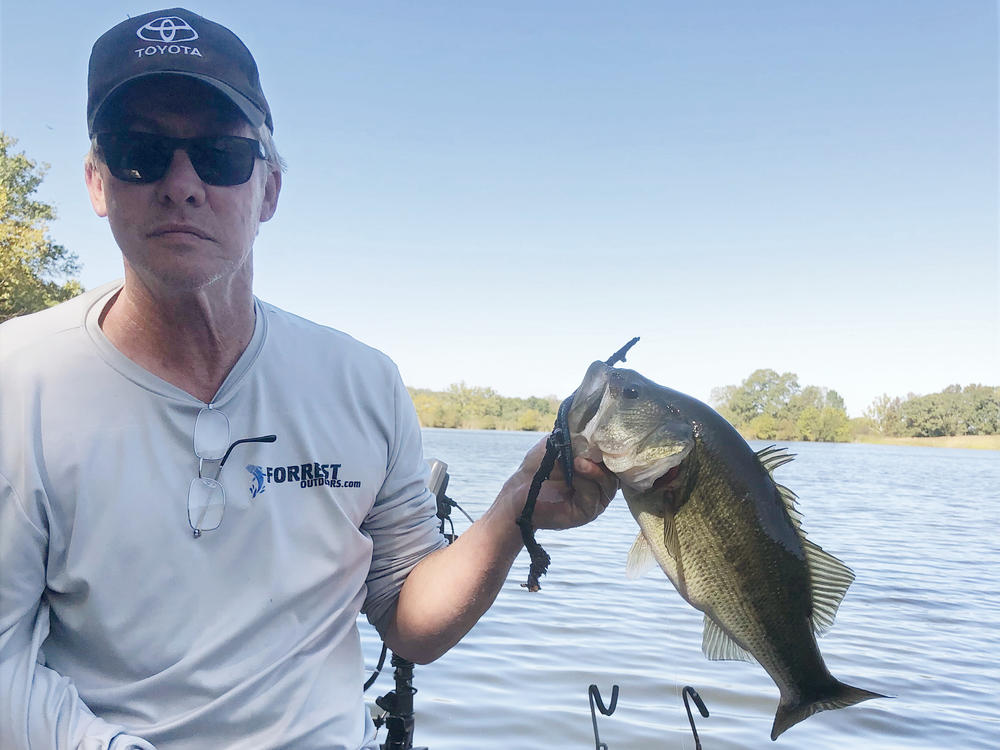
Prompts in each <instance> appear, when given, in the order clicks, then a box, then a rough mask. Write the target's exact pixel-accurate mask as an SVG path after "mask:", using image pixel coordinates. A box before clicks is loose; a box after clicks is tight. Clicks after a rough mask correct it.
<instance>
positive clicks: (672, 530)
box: [663, 513, 681, 562]
mask: <svg viewBox="0 0 1000 750" xmlns="http://www.w3.org/2000/svg"><path fill="white" fill-rule="evenodd" d="M663 546H664V547H666V548H667V553H668V554H669V555H670V556H671V557H672V558H674V559H675V560H677V561H678V562H679V561H680V559H681V540H680V538H679V537H678V536H677V524H676V523H674V516H673V515H672V514H669V513H668V514H665V515H664V516H663Z"/></svg>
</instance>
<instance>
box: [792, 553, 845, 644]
mask: <svg viewBox="0 0 1000 750" xmlns="http://www.w3.org/2000/svg"><path fill="white" fill-rule="evenodd" d="M802 546H803V547H804V548H805V551H806V561H807V562H808V564H809V578H810V580H811V583H812V610H813V611H812V626H813V631H814V632H815V633H816V635H823V634H824V633H825V632H826V631H828V630H829V629H830V628H831V626H832V625H833V621H834V619H835V618H836V616H837V609H838V608H839V607H840V603H841V602H842V601H843V600H844V594H846V593H847V589H848V587H850V585H851V583H852V582H853V581H854V572H853V571H852V570H851V569H850V568H848V567H847V566H846V565H844V563H842V562H841V561H840V560H838V559H837V558H836V557H834V556H833V555H831V554H830V553H829V552H826V551H824V550H823V548H822V547H820V546H819V545H818V544H813V543H812V542H810V541H809V540H808V539H805V538H803V540H802Z"/></svg>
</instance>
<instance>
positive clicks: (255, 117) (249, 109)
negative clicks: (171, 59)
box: [87, 70, 267, 136]
mask: <svg viewBox="0 0 1000 750" xmlns="http://www.w3.org/2000/svg"><path fill="white" fill-rule="evenodd" d="M160 76H178V77H181V78H193V79H194V80H196V81H201V82H202V83H205V84H208V85H209V86H211V87H212V88H213V89H215V90H216V91H218V92H219V93H220V94H223V95H224V96H225V97H226V99H228V100H229V101H230V102H232V103H233V104H234V105H236V108H237V109H238V110H239V111H240V112H241V113H242V114H243V116H244V117H245V118H246V119H247V122H249V123H250V125H251V127H253V128H259V127H260V126H261V125H264V124H265V122H266V121H267V117H266V115H265V113H264V112H262V111H261V110H260V109H259V108H258V107H257V105H256V104H254V103H253V102H252V101H250V100H249V99H247V97H245V96H243V94H241V93H240V92H239V91H237V90H236V89H234V88H233V87H232V86H230V85H229V84H227V83H223V82H222V81H219V80H216V79H215V78H211V77H209V76H205V75H200V74H198V73H189V72H187V71H182V70H156V71H150V72H148V73H141V74H139V75H137V76H132V77H131V78H129V79H126V80H124V81H122V82H121V83H119V84H118V85H117V86H115V87H114V88H113V89H111V91H109V92H108V93H107V96H105V97H104V99H103V100H102V101H101V103H100V104H98V105H97V107H96V108H95V109H94V116H93V118H91V120H90V122H88V123H87V129H88V130H89V131H90V135H91V136H93V135H94V132H95V130H94V125H95V123H96V122H97V121H98V119H100V116H101V111H102V110H103V109H104V107H105V105H106V104H107V103H108V102H110V101H111V100H112V99H113V98H114V97H115V95H116V94H118V93H119V92H121V91H122V90H123V89H124V88H126V87H127V86H129V85H131V84H133V83H135V82H136V81H140V80H142V79H145V78H155V77H160Z"/></svg>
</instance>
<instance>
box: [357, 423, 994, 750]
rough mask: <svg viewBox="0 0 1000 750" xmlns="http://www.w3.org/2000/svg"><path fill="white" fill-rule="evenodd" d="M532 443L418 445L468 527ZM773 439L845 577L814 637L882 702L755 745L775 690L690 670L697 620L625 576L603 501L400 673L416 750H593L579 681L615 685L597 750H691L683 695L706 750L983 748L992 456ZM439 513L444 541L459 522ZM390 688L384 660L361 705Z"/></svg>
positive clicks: (662, 583) (646, 583) (501, 438)
mask: <svg viewBox="0 0 1000 750" xmlns="http://www.w3.org/2000/svg"><path fill="white" fill-rule="evenodd" d="M539 437H540V436H539V435H537V434H531V433H509V432H469V431H458V430H433V429H428V430H425V431H424V448H425V453H426V455H427V456H428V457H435V458H439V459H441V460H443V461H445V462H447V463H448V465H449V473H450V474H451V480H450V484H449V487H448V495H449V496H450V497H452V498H453V499H455V500H456V501H457V502H458V503H459V504H460V505H462V507H464V508H465V510H466V511H467V512H468V513H469V514H470V515H471V516H472V517H473V518H476V517H478V516H479V515H480V514H481V513H482V512H483V511H484V510H485V509H486V507H488V505H489V503H490V502H491V501H492V500H493V497H494V496H495V493H496V492H497V490H498V489H499V487H500V485H501V484H502V482H503V481H504V479H506V477H507V476H508V475H509V474H510V473H511V472H512V471H513V470H514V469H515V468H516V467H517V465H518V464H519V463H520V460H521V458H522V456H523V454H524V453H525V451H526V450H527V449H528V448H529V447H530V446H531V445H532V444H533V443H534V442H535V441H536V440H538V439H539ZM763 445H764V444H763V443H761V444H759V445H755V447H762V446H763ZM789 447H790V448H791V449H792V452H794V453H797V454H798V458H797V459H796V460H795V461H793V462H792V463H790V464H787V465H786V466H784V467H782V468H780V469H778V471H777V478H778V479H779V481H781V482H782V483H783V484H786V485H787V486H788V487H790V488H791V489H792V490H794V491H795V492H796V493H797V494H798V496H799V498H800V501H799V507H800V509H801V510H802V512H803V514H804V518H805V520H804V523H803V526H804V528H805V530H806V531H807V533H808V534H809V536H810V538H811V539H812V540H813V541H815V542H817V543H818V544H820V545H821V546H823V547H824V548H825V549H826V550H827V551H829V552H830V553H832V554H834V555H836V556H837V557H839V558H840V559H841V560H843V561H844V562H845V563H847V564H848V565H849V566H850V567H851V568H852V569H853V570H854V572H855V574H856V576H857V578H856V580H855V582H854V584H853V585H852V586H851V588H850V590H849V591H848V592H847V596H846V598H845V599H844V602H843V604H842V605H841V607H840V610H839V614H838V616H837V622H836V624H835V625H834V627H833V629H832V630H831V631H830V632H829V633H828V634H827V635H826V636H825V637H823V638H822V639H820V641H819V643H820V647H821V649H822V651H823V655H824V657H825V660H826V663H827V666H828V667H829V668H830V671H831V672H833V673H834V674H835V675H836V676H837V677H838V678H840V679H841V680H843V681H845V682H848V683H850V684H852V685H857V686H859V687H863V688H867V689H869V690H874V691H876V692H880V693H884V694H887V695H892V696H895V697H894V698H893V699H892V700H872V701H867V702H865V703H862V704H860V705H858V706H854V707H851V708H847V709H842V710H838V711H826V712H823V713H821V714H817V715H816V716H813V717H811V718H809V719H807V720H806V721H804V722H802V723H800V724H798V725H796V726H794V727H792V728H791V729H789V730H788V731H787V732H786V733H785V734H783V735H782V736H781V737H780V738H779V739H778V741H777V742H776V743H772V742H771V741H770V738H769V735H770V730H771V723H772V720H773V718H774V709H775V707H776V705H777V702H778V689H777V687H776V686H775V685H774V684H773V683H772V682H771V680H770V678H769V677H768V676H767V674H766V673H765V672H764V671H763V670H762V669H761V668H760V667H759V666H757V665H756V664H746V663H743V662H713V661H709V660H707V659H706V658H705V657H704V656H703V655H702V653H701V628H702V615H701V613H700V612H697V611H695V610H694V609H693V608H691V607H690V606H689V605H688V604H687V603H686V602H684V601H683V600H682V599H681V597H680V596H679V595H678V594H677V592H676V591H675V590H674V588H673V586H672V585H671V584H670V582H669V581H668V580H667V579H666V577H665V576H664V575H663V574H662V573H661V572H660V571H659V570H658V569H655V570H653V571H650V572H649V573H647V574H646V575H645V576H644V577H643V578H641V579H639V580H635V581H629V580H626V578H625V558H626V556H627V553H628V549H629V547H630V545H631V544H632V541H633V539H634V538H635V535H636V533H637V531H638V528H637V526H636V524H635V522H634V521H633V520H632V517H631V515H630V514H629V512H628V508H627V506H626V504H625V502H624V500H623V499H622V497H621V496H620V495H619V496H618V498H617V499H616V500H615V502H613V503H612V504H611V506H610V507H609V508H608V510H607V511H606V512H605V513H604V515H602V516H601V517H600V518H599V519H597V520H596V521H595V522H593V523H591V524H589V525H588V526H585V527H582V528H580V529H574V530H571V531H566V532H551V531H549V532H546V531H542V532H540V533H539V535H538V538H539V541H540V542H541V543H542V545H543V546H544V547H545V548H546V550H548V552H549V554H550V555H551V556H552V564H551V566H550V568H549V572H548V575H547V576H545V577H544V578H543V579H542V590H541V591H540V592H538V593H535V594H531V593H528V592H527V590H525V589H523V588H521V587H520V583H521V582H522V581H523V580H525V577H526V574H527V554H526V553H524V552H522V554H521V555H520V556H519V557H518V560H517V562H516V563H515V565H514V568H513V569H512V571H511V574H510V576H509V578H508V581H507V584H506V586H505V587H504V589H503V591H501V593H500V596H499V597H498V599H497V601H496V603H495V604H494V606H493V608H492V609H491V610H490V611H489V612H488V613H487V614H486V615H485V616H484V617H483V619H482V620H481V621H480V622H479V624H478V625H477V626H476V627H475V628H474V629H473V630H472V632H471V633H469V635H468V636H466V638H465V639H464V640H463V641H462V642H461V643H460V644H458V645H457V646H456V647H455V648H454V649H452V651H450V652H449V653H448V654H446V655H445V656H444V657H442V658H441V659H440V660H438V661H437V662H435V663H433V664H430V665H426V666H418V667H416V670H415V675H414V685H415V687H416V688H417V689H418V690H419V692H418V694H417V695H416V696H415V710H416V732H415V736H414V739H415V743H414V744H415V746H426V747H428V748H430V750H470V749H478V750H501V749H502V750H509V749H510V748H518V749H519V750H555V749H558V750H568V749H571V748H580V749H581V750H583V749H585V748H594V746H595V743H594V732H593V727H592V724H591V718H590V707H589V703H588V693H587V689H588V686H589V685H590V684H591V683H594V684H596V685H597V686H598V688H599V689H600V691H601V694H602V696H603V697H604V701H605V703H608V702H609V701H610V696H611V690H612V685H618V686H619V687H620V695H619V698H618V707H617V709H616V710H615V712H614V714H613V715H611V716H608V717H605V716H601V715H600V714H598V716H597V723H598V728H599V730H600V736H601V741H602V742H604V743H607V746H608V750H646V749H647V748H678V749H679V748H685V749H688V748H694V746H695V745H694V739H693V737H692V734H691V730H690V727H689V725H688V720H687V715H686V713H685V711H684V707H683V703H682V699H681V691H682V689H683V687H684V686H685V685H690V686H692V687H694V688H695V690H697V691H698V693H699V694H700V695H701V697H702V698H703V700H704V701H705V703H706V705H707V707H708V710H709V711H710V714H711V715H710V716H709V717H708V718H702V717H700V716H699V715H698V714H697V713H696V712H695V720H696V723H697V726H698V733H699V735H700V737H701V742H702V746H703V747H704V748H705V750H736V749H740V750H744V749H746V748H767V747H778V748H780V747H782V746H783V747H788V748H809V750H843V749H844V748H876V749H878V750H897V749H898V750H920V749H922V748H926V749H927V750H931V749H933V750H939V749H940V748H955V749H956V750H957V749H958V748H962V749H963V750H987V749H989V750H995V749H996V748H1000V699H998V692H1000V593H998V589H1000V585H998V582H1000V533H998V532H1000V521H998V514H1000V453H998V452H995V451H967V450H953V449H952V450H949V449H934V448H914V447H892V446H869V445H854V444H813V443H796V444H789ZM453 515H454V518H455V526H456V530H457V531H459V532H461V531H462V530H463V529H464V528H466V527H467V525H468V522H467V521H466V520H465V519H464V517H462V516H461V514H460V513H458V512H457V511H456V512H454V514H453ZM362 633H363V638H364V640H365V654H366V659H367V662H368V666H369V668H374V664H375V662H376V660H377V658H378V653H379V648H380V645H379V642H378V638H377V635H376V634H375V632H374V630H372V629H371V628H370V627H369V626H368V625H367V624H365V625H364V627H363V628H362ZM391 687H392V680H391V669H390V668H389V666H388V664H387V665H386V668H385V670H384V671H383V674H382V676H381V677H380V678H379V680H378V681H377V682H376V683H375V685H374V686H373V687H372V688H371V689H370V690H369V691H368V696H369V698H371V697H374V696H375V695H381V694H383V693H385V692H386V691H388V690H389V689H391ZM692 710H694V706H693V705H692ZM384 739H385V730H384V729H383V730H381V731H380V733H379V740H380V742H381V741H384Z"/></svg>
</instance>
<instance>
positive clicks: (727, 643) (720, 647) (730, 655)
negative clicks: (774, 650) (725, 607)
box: [701, 615, 757, 662]
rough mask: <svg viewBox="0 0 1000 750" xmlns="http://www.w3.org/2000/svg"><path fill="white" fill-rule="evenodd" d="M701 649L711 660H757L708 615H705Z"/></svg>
mask: <svg viewBox="0 0 1000 750" xmlns="http://www.w3.org/2000/svg"><path fill="white" fill-rule="evenodd" d="M701 650H702V653H704V654H705V656H707V657H708V658H709V659H711V660H712V661H749V662H755V661H757V660H756V659H754V658H753V655H752V654H751V653H750V652H749V651H747V650H746V649H745V648H743V647H742V646H741V645H740V644H738V643H737V642H736V641H734V640H733V639H732V638H730V637H729V636H728V635H727V634H726V631H724V630H723V629H722V628H720V627H719V625H718V624H717V623H716V622H715V620H713V619H712V618H711V617H709V616H708V615H705V630H704V631H703V632H702V636H701Z"/></svg>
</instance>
